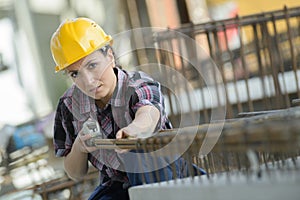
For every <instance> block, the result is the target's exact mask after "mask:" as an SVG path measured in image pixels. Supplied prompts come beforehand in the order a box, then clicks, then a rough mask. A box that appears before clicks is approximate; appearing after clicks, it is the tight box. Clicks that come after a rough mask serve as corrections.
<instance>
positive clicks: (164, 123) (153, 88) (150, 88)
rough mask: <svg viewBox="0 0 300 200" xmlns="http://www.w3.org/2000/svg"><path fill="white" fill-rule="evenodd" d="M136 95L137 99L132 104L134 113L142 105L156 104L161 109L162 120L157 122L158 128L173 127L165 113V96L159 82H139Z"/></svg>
mask: <svg viewBox="0 0 300 200" xmlns="http://www.w3.org/2000/svg"><path fill="white" fill-rule="evenodd" d="M135 95H136V97H135V98H137V101H136V103H134V104H133V105H132V106H131V108H132V110H133V112H134V113H136V112H137V110H138V109H139V108H140V107H142V106H145V105H152V106H155V107H156V108H157V109H158V110H159V111H160V122H159V123H158V124H157V128H156V130H158V129H167V128H171V123H170V122H169V120H168V118H167V115H166V113H165V107H164V98H163V95H162V92H161V88H160V84H159V83H158V82H156V81H146V82H142V83H141V84H138V87H136V89H135Z"/></svg>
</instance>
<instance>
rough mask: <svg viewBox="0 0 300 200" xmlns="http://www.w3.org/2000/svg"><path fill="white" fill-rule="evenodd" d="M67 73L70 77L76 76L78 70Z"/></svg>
mask: <svg viewBox="0 0 300 200" xmlns="http://www.w3.org/2000/svg"><path fill="white" fill-rule="evenodd" d="M69 75H70V77H71V78H77V76H78V72H71V73H69Z"/></svg>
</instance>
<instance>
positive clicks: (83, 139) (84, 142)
mask: <svg viewBox="0 0 300 200" xmlns="http://www.w3.org/2000/svg"><path fill="white" fill-rule="evenodd" d="M91 140H92V136H91V135H90V134H86V133H84V130H83V129H82V130H81V131H79V133H78V136H77V138H76V139H75V142H74V145H77V148H78V149H79V151H81V152H82V153H91V152H93V151H96V150H97V147H96V146H95V145H94V144H93V142H92V141H91ZM89 143H90V144H89ZM88 144H89V145H88Z"/></svg>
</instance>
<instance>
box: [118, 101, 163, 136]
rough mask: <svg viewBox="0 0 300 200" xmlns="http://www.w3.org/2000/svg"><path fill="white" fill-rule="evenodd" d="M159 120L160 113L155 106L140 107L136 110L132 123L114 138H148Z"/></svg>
mask: <svg viewBox="0 0 300 200" xmlns="http://www.w3.org/2000/svg"><path fill="white" fill-rule="evenodd" d="M159 119H160V112H159V110H158V109H157V108H156V107H155V106H152V105H145V106H142V107H140V108H139V109H138V110H137V112H136V114H135V118H134V120H133V121H132V123H131V124H129V125H128V126H126V127H124V128H122V129H120V130H119V131H118V132H117V135H116V138H117V139H121V138H145V137H149V136H151V135H152V133H153V132H154V130H155V128H156V126H157V123H158V120H159Z"/></svg>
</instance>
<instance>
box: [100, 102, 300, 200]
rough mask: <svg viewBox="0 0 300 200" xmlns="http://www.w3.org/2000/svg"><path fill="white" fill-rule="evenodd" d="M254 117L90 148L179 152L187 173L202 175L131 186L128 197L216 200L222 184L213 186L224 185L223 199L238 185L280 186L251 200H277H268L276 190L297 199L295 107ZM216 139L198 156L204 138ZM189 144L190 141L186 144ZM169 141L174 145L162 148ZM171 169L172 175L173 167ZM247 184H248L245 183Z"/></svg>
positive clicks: (299, 138) (298, 110)
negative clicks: (203, 199) (201, 170)
mask: <svg viewBox="0 0 300 200" xmlns="http://www.w3.org/2000/svg"><path fill="white" fill-rule="evenodd" d="M255 114H256V115H255V116H251V117H245V118H237V119H230V120H226V121H225V122H224V123H223V122H212V123H210V124H203V125H200V126H197V127H185V128H182V129H173V130H165V131H162V132H159V133H157V134H156V135H154V136H153V137H150V138H145V139H136V140H134V139H121V140H112V139H99V140H96V144H97V146H98V147H99V148H104V149H117V148H125V149H135V150H143V152H149V153H150V154H149V157H150V156H156V151H158V150H160V149H163V151H162V152H163V153H160V156H164V155H165V156H170V155H175V154H177V153H178V152H182V155H181V157H183V158H185V160H186V161H187V165H186V167H187V168H190V169H192V168H193V165H194V164H196V165H197V166H198V167H201V168H204V169H205V171H206V172H207V174H206V175H200V173H199V174H190V175H189V177H188V178H185V179H182V180H181V179H180V180H181V181H180V180H179V179H176V177H175V180H174V181H169V182H162V183H158V184H152V185H150V186H149V185H145V186H138V187H133V188H131V189H130V191H131V193H130V194H131V198H132V199H140V198H141V197H143V199H148V198H149V199H150V198H151V199H153V191H156V192H154V194H160V195H159V196H157V197H158V198H160V199H162V198H163V199H165V198H169V197H175V196H174V193H176V198H175V199H179V198H178V197H179V196H182V195H183V194H185V195H187V193H186V191H188V193H189V197H188V199H192V198H196V197H197V195H199V196H198V198H199V197H201V196H202V195H204V196H206V197H207V199H221V198H219V197H216V196H213V195H212V194H213V193H214V192H218V189H221V190H224V188H222V186H216V185H215V184H217V185H218V184H221V185H222V184H223V186H224V185H226V187H227V189H226V192H225V191H223V192H224V194H223V195H231V194H230V193H231V192H233V190H234V188H235V187H236V186H238V187H240V186H241V185H243V184H244V187H247V188H248V190H249V191H248V193H247V192H246V194H247V195H249V192H250V193H251V192H258V191H255V190H250V188H251V187H253V183H255V184H259V185H260V186H261V184H262V183H264V184H263V185H262V187H270V186H271V185H274V184H275V186H276V184H277V187H279V188H280V190H278V188H277V187H274V188H269V192H270V191H272V193H271V194H272V195H271V196H270V195H263V196H262V198H261V197H255V199H271V197H272V199H280V198H281V197H282V195H279V196H277V197H274V194H277V193H278V191H280V192H281V193H282V194H285V195H286V194H287V193H286V192H287V191H288V197H291V199H293V198H295V197H296V199H297V198H298V194H299V192H298V189H295V187H299V185H300V171H299V167H300V166H299V164H300V161H299V159H300V158H299V155H300V131H299V130H300V123H299V120H300V107H294V108H290V109H282V110H273V111H269V112H262V113H255ZM220 127H221V129H220ZM209 128H210V129H209ZM220 130H221V132H220V133H218V132H219V131H220ZM195 131H196V132H195ZM216 136H217V140H216V143H215V144H211V145H212V146H213V148H212V149H211V151H210V153H208V154H207V155H201V154H199V153H200V149H201V146H202V145H203V144H204V142H205V140H209V139H210V138H215V137H216ZM191 140H192V143H189V141H191ZM172 142H175V144H174V145H171V147H167V146H168V144H170V143H172ZM186 145H188V148H186ZM137 162H138V161H137ZM154 162H155V160H154ZM171 166H172V167H173V170H174V171H175V170H176V169H175V165H174V164H172V165H171ZM278 174H279V175H278ZM153 176H155V174H153ZM278 177H279V178H278ZM156 178H157V177H156ZM253 178H254V179H256V180H253ZM224 180H225V181H224ZM287 180H288V182H287ZM249 182H252V185H251V183H250V185H248V184H249ZM290 185H292V187H291V186H290ZM254 186H255V185H254ZM257 186H258V185H257ZM257 186H256V187H257ZM285 187H287V189H285ZM162 188H164V189H162ZM205 188H206V189H208V188H210V189H208V190H210V191H209V192H207V191H205V190H206V189H205ZM212 188H214V189H212ZM214 190H215V191H214ZM273 190H276V191H275V192H274V191H273ZM178 191H180V192H178ZM260 192H261V191H260ZM266 192H267V191H266ZM147 194H148V195H149V196H148V197H147ZM150 194H151V195H150ZM246 194H240V195H242V196H243V195H246ZM155 196H156V195H155ZM242 196H239V195H237V196H235V198H237V197H238V198H237V199H244V198H241V197H242ZM190 197H192V198H190ZM246 199H248V197H247V198H246ZM289 199H290V198H289Z"/></svg>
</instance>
